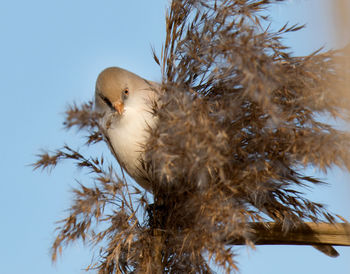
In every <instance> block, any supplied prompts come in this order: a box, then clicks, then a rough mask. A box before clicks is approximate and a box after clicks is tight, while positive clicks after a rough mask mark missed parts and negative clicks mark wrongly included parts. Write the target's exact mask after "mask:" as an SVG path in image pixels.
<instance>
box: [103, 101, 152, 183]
mask: <svg viewBox="0 0 350 274" xmlns="http://www.w3.org/2000/svg"><path fill="white" fill-rule="evenodd" d="M151 105H152V103H151V102H150V99H149V98H145V97H144V96H139V98H134V100H130V102H128V104H126V105H125V109H124V113H123V114H122V115H121V116H120V117H118V118H114V119H113V118H112V123H111V124H110V125H109V126H108V128H107V130H106V131H107V135H108V137H109V139H110V143H111V146H112V148H113V150H114V152H115V154H116V155H117V158H118V161H119V162H120V164H121V165H122V166H123V167H124V168H125V169H126V171H127V172H128V173H129V174H130V175H131V176H132V177H133V178H135V179H137V178H138V177H140V159H141V157H142V153H143V148H144V145H145V144H146V142H147V140H148V137H149V131H148V129H149V127H153V126H154V125H155V117H154V115H153V114H152V112H151V107H150V106H151Z"/></svg>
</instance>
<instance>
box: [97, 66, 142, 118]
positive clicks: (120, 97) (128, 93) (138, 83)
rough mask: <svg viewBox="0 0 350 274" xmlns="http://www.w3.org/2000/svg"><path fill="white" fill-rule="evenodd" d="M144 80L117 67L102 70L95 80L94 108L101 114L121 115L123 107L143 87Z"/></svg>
mask: <svg viewBox="0 0 350 274" xmlns="http://www.w3.org/2000/svg"><path fill="white" fill-rule="evenodd" d="M145 82H146V80H144V79H143V78H141V77H139V76H138V75H136V74H134V73H132V72H129V71H127V70H125V69H122V68H118V67H110V68H106V69H105V70H103V71H102V72H101V73H100V75H99V76H98V78H97V81H96V90H95V108H96V110H97V111H98V112H101V113H106V112H108V113H111V112H112V113H115V114H117V115H122V114H123V112H124V107H125V105H127V104H128V101H131V100H132V98H133V97H135V95H136V96H137V93H138V91H140V90H142V87H144V86H145Z"/></svg>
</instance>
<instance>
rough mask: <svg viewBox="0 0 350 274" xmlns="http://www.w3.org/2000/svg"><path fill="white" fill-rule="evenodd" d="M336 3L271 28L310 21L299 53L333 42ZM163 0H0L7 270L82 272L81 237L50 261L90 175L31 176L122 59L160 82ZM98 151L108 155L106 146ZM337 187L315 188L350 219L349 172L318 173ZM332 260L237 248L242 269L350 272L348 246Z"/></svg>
mask: <svg viewBox="0 0 350 274" xmlns="http://www.w3.org/2000/svg"><path fill="white" fill-rule="evenodd" d="M331 3H332V0H299V1H298V0H296V1H286V3H284V4H278V5H277V6H275V7H274V8H273V9H272V10H271V15H272V18H273V20H274V26H276V27H278V26H282V25H283V24H284V23H285V22H286V21H290V22H291V23H307V29H306V30H303V31H301V32H298V33H294V34H292V35H289V36H288V37H286V39H285V43H286V44H287V45H289V46H291V48H292V50H293V51H294V52H295V54H297V55H304V54H308V53H310V52H312V51H313V50H315V49H317V48H319V47H320V46H326V48H331V47H334V46H336V44H335V43H334V42H333V39H334V30H333V29H332V24H333V21H334V18H332V17H331V16H330V14H329V11H330V10H331V8H330V5H331ZM167 4H168V1H165V0H152V1H142V0H132V1H117V0H102V1H92V0H74V1H68V0H60V1H55V0H51V1H47V0H46V1H44V0H32V1H24V0H12V1H4V0H2V1H0V34H1V43H0V79H1V108H0V117H1V118H0V119H1V134H0V143H1V146H0V153H1V154H0V155H1V158H0V168H1V175H2V176H1V198H0V210H1V215H0V216H1V226H0V262H1V264H0V265H1V266H0V273H4V274H17V273H27V274H41V273H43V274H47V273H65V274H66V273H84V271H83V270H82V269H83V268H84V266H87V265H88V264H89V263H90V257H91V254H90V247H89V246H84V245H83V244H81V243H77V244H74V245H71V246H70V247H69V248H67V249H65V250H64V252H63V256H62V257H60V258H59V259H58V262H57V263H56V264H52V263H51V261H50V246H51V244H52V241H53V239H54V228H55V222H56V221H57V220H59V219H62V218H63V217H65V216H66V212H65V211H64V210H65V209H66V208H68V207H69V205H70V198H71V193H70V192H69V190H70V189H71V188H72V187H73V186H74V185H76V183H75V182H74V180H73V179H72V178H73V177H74V178H78V179H79V178H80V179H82V180H83V178H86V176H87V175H86V174H84V173H83V172H79V171H77V170H76V169H75V168H74V167H72V166H71V165H70V164H69V163H66V164H63V165H60V166H59V167H57V168H56V169H55V170H54V171H53V172H52V174H49V173H48V172H43V173H41V172H38V171H37V172H33V170H32V168H31V166H30V164H31V163H33V162H34V161H35V160H36V157H35V154H37V153H39V152H40V149H41V148H43V149H50V150H53V149H56V148H59V147H61V146H62V145H63V144H64V143H68V144H71V145H72V146H73V147H74V146H75V145H76V144H78V143H79V141H80V139H79V138H81V137H79V135H78V134H77V133H76V132H74V131H72V132H68V133H67V132H66V131H64V130H63V126H62V122H63V112H64V110H65V107H66V105H67V104H68V103H71V102H73V101H76V102H78V103H79V102H83V101H87V100H90V99H92V97H93V93H94V84H95V79H96V77H97V75H98V73H99V72H100V71H101V70H102V69H103V68H105V67H108V66H113V65H117V66H120V67H124V68H126V69H128V70H131V71H133V72H135V73H137V74H139V75H141V76H142V77H144V78H147V79H150V80H154V81H160V80H161V73H160V68H159V67H158V66H157V65H156V63H155V62H154V61H153V59H152V54H151V46H154V47H155V49H156V51H157V52H160V49H161V46H162V41H163V40H164V36H165V31H164V29H165V27H164V25H165V24H164V15H165V10H166V7H167ZM101 150H103V151H104V152H105V155H108V152H107V150H106V149H105V148H104V147H103V146H101ZM321 176H322V178H325V179H327V180H328V181H329V182H330V183H331V185H330V186H325V187H322V188H320V189H317V190H315V191H314V192H313V193H310V194H309V197H312V198H313V199H315V200H316V201H319V202H323V203H326V204H328V205H329V209H330V210H331V211H333V212H336V213H339V214H340V215H342V216H344V217H345V218H347V219H350V212H349V206H350V202H349V196H350V183H349V175H348V173H345V172H342V171H340V170H338V169H335V170H332V171H331V172H329V173H328V174H327V175H326V174H321ZM338 250H339V252H340V253H341V256H340V257H339V258H336V259H332V258H328V257H326V256H324V255H322V254H321V253H319V252H318V251H316V250H314V249H313V248H311V247H285V246H272V247H259V246H258V247H257V249H256V251H254V250H251V249H249V248H246V247H243V248H237V251H238V253H239V256H238V257H236V259H237V260H238V262H239V267H240V269H241V273H242V274H292V273H293V274H294V273H308V274H310V273H311V274H312V273H317V274H328V273H342V274H349V273H350V261H349V260H350V247H349V248H338Z"/></svg>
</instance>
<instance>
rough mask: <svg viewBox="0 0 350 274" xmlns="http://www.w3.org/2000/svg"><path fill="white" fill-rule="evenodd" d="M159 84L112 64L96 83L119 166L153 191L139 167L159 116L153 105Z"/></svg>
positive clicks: (103, 123) (107, 134) (104, 126)
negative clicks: (156, 114) (152, 128)
mask: <svg viewBox="0 0 350 274" xmlns="http://www.w3.org/2000/svg"><path fill="white" fill-rule="evenodd" d="M158 87H159V86H158V84H156V83H154V82H149V81H147V80H145V79H143V78H141V77H139V76H137V75H136V74H134V73H131V72H129V71H127V70H124V69H121V68H118V67H111V68H107V69H105V70H104V71H102V72H101V73H100V75H99V76H98V78H97V82H96V91H95V107H96V110H97V111H98V112H100V113H101V114H102V118H101V120H100V125H101V130H102V131H103V134H104V136H105V138H106V140H107V142H108V144H109V146H110V148H111V150H112V152H113V154H114V155H115V157H116V158H117V160H118V162H119V163H120V165H121V166H122V167H123V168H124V169H125V170H126V171H127V172H128V173H129V175H130V176H131V177H133V178H134V179H135V181H136V182H137V183H138V184H139V185H140V186H142V187H143V188H145V189H148V190H150V183H149V180H148V179H147V174H145V172H144V171H143V169H142V168H141V166H140V163H141V160H142V150H143V146H144V144H145V143H146V142H147V137H148V129H149V127H154V125H155V123H156V118H155V116H154V115H153V114H152V106H153V103H154V102H155V100H156V99H157V92H156V91H157V89H158Z"/></svg>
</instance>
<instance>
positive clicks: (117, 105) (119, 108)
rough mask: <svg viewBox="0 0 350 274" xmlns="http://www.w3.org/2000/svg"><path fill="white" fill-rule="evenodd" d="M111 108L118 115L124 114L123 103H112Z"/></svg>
mask: <svg viewBox="0 0 350 274" xmlns="http://www.w3.org/2000/svg"><path fill="white" fill-rule="evenodd" d="M113 107H114V108H115V110H116V111H117V112H118V113H119V115H122V113H123V112H124V103H123V102H120V101H117V102H115V103H113Z"/></svg>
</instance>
